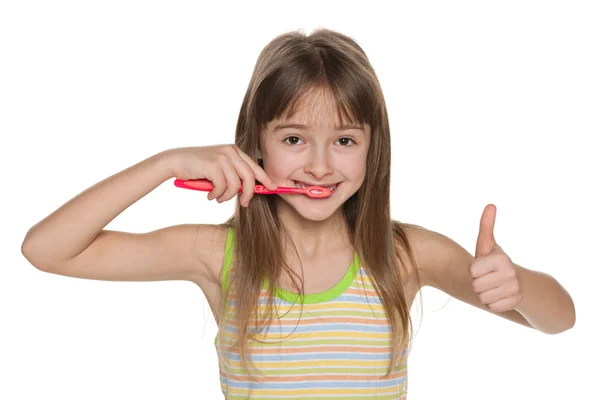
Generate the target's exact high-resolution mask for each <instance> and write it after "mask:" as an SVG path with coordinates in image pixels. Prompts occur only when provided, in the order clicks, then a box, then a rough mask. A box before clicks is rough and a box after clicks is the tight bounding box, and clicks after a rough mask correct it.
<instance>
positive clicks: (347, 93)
mask: <svg viewBox="0 0 600 400" xmlns="http://www.w3.org/2000/svg"><path fill="white" fill-rule="evenodd" d="M390 139H391V138H390V129H389V124H388V117H387V109H386V105H385V101H384V96H383V93H382V90H381V87H380V85H379V82H378V79H377V77H376V74H375V72H374V70H373V68H372V67H371V65H370V63H369V60H368V58H367V56H366V55H365V53H364V52H363V50H362V49H361V48H360V47H359V45H358V44H357V43H355V42H354V41H353V40H352V39H351V38H349V37H347V36H345V35H342V34H340V33H337V32H333V31H330V30H326V29H321V30H318V31H315V32H313V33H312V34H311V35H310V36H305V35H304V34H302V33H296V32H294V33H288V34H284V35H281V36H278V37H277V38H275V39H274V40H273V41H272V42H271V43H269V44H268V45H267V46H266V47H265V48H264V50H263V51H262V52H261V54H260V56H259V58H258V61H257V63H256V67H255V70H254V73H253V75H252V78H251V81H250V84H249V87H248V90H247V92H246V95H245V97H244V100H243V103H242V107H241V110H240V115H239V119H238V123H237V128H236V134H235V145H222V146H211V147H187V148H175V149H169V150H166V151H163V152H160V153H158V154H156V155H154V156H152V157H150V158H148V159H146V160H143V161H142V162H140V163H138V164H136V165H134V166H132V167H130V168H128V169H126V170H124V171H122V172H120V173H118V174H116V175H114V176H111V177H109V178H107V179H105V180H104V181H102V182H100V183H98V184H96V185H94V186H93V187H91V188H89V189H88V190H86V191H84V192H82V193H81V194H79V195H78V196H76V197H75V198H73V199H72V200H70V201H69V202H67V203H66V204H65V205H63V206H62V207H61V208H59V209H58V210H56V211H55V212H53V213H52V214H51V215H49V216H48V217H46V218H45V219H44V220H42V221H41V222H39V223H38V224H36V225H35V226H34V227H32V228H31V229H30V230H29V232H28V234H27V236H26V237H25V239H24V242H23V245H22V251H23V254H24V255H25V257H26V258H27V259H28V260H29V261H30V262H31V264H33V265H34V266H35V267H37V268H39V269H40V270H42V271H46V272H50V273H55V274H61V275H66V276H73V277H80V278H87V279H100V280H119V281H129V280H136V281H140V280H148V281H150V280H176V279H178V280H189V281H191V282H194V283H196V284H197V285H198V286H199V287H200V288H201V289H202V291H203V292H204V294H205V296H206V298H207V300H208V302H209V304H210V307H211V310H212V312H213V314H214V316H215V320H216V321H217V323H218V326H219V334H218V336H217V338H216V340H215V344H216V346H217V352H218V355H219V367H220V373H221V387H222V390H223V393H224V395H225V397H226V398H227V399H230V400H233V399H248V398H250V399H276V398H289V399H291V398H298V399H300V398H311V399H319V398H326V399H347V398H355V399H359V398H360V399H399V398H400V399H404V398H406V394H407V387H408V380H407V357H408V353H409V344H410V343H411V341H410V339H411V335H412V321H411V318H410V309H411V306H412V303H413V299H414V298H415V297H416V294H417V293H418V292H419V290H420V289H421V288H422V287H423V286H427V285H428V286H432V287H436V288H438V289H440V290H442V291H444V292H446V293H448V294H450V295H451V296H453V297H455V298H457V299H460V300H462V301H464V302H466V303H469V304H471V305H473V306H476V307H479V308H481V309H485V310H487V311H489V312H491V313H494V314H496V315H498V316H501V317H503V318H506V319H508V320H511V321H514V322H517V323H519V324H523V325H525V326H529V327H532V328H534V329H538V330H540V331H542V332H545V333H558V332H562V331H564V330H567V329H569V328H571V327H572V326H573V325H574V323H575V310H574V306H573V302H572V300H571V298H570V296H569V294H568V293H567V292H566V291H565V290H564V289H563V288H562V286H561V285H560V284H559V283H558V282H556V280H554V279H553V278H552V277H550V276H548V275H546V274H542V273H538V272H535V271H531V270H528V269H525V268H523V267H521V266H519V265H517V264H514V263H513V262H512V261H511V260H510V258H509V257H508V255H506V253H504V252H503V251H502V249H501V247H500V246H498V244H497V243H496V242H495V240H494V236H493V227H494V220H495V207H494V206H493V205H488V206H487V207H486V208H485V209H484V212H483V215H482V218H481V225H480V233H479V237H478V241H477V248H476V252H475V256H474V257H473V256H472V255H471V254H469V252H467V251H466V250H465V249H464V248H462V247H461V246H459V245H458V244H457V243H456V242H454V241H453V240H451V239H449V238H447V237H446V236H444V235H442V234H439V233H436V232H433V231H430V230H428V229H425V228H422V227H419V226H417V225H412V224H407V223H401V222H398V221H394V220H392V219H391V217H390V164H391V154H390V149H391V146H390ZM172 178H178V179H183V180H188V179H208V180H210V181H211V182H212V183H213V185H214V189H213V190H212V191H211V192H210V193H209V194H208V199H209V200H216V201H217V202H219V203H220V202H224V201H228V200H230V199H232V198H234V197H236V198H237V207H236V211H235V214H234V215H233V216H232V217H231V218H230V219H229V220H228V221H227V222H225V223H223V224H222V225H191V224H189V225H177V226H171V227H167V228H164V229H159V230H156V231H153V232H148V233H145V234H132V233H126V232H117V231H110V230H105V229H104V228H105V227H106V225H107V224H108V223H109V222H111V221H112V220H113V219H114V218H115V217H116V216H117V215H119V214H120V213H121V212H123V211H124V210H125V209H126V208H128V207H129V206H131V205H132V204H134V203H135V202H137V201H138V200H140V199H141V198H142V197H144V196H145V195H146V194H148V193H149V192H151V191H152V190H154V189H155V188H156V187H157V186H159V185H160V184H162V183H163V182H165V181H166V180H169V179H172ZM257 181H258V182H259V183H262V184H264V185H265V186H266V187H267V188H268V189H275V188H277V187H278V186H298V187H305V186H310V185H319V186H323V187H327V188H330V189H331V190H332V195H331V196H330V197H327V198H324V199H312V198H309V197H307V196H305V195H299V194H282V195H257V196H254V195H253V194H254V185H255V184H256V183H257ZM240 187H242V188H243V191H242V194H241V195H238V190H239V189H240Z"/></svg>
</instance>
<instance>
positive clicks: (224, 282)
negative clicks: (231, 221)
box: [221, 227, 360, 304]
mask: <svg viewBox="0 0 600 400" xmlns="http://www.w3.org/2000/svg"><path fill="white" fill-rule="evenodd" d="M234 236H235V232H234V229H233V228H232V227H229V229H228V232H227V242H226V244H225V257H224V259H223V269H222V273H221V289H222V290H223V292H222V293H225V291H226V290H227V287H228V284H229V269H230V266H231V259H232V257H233V243H234V241H233V240H234ZM359 268H360V258H359V257H358V253H357V252H354V257H353V259H352V262H351V263H350V266H349V267H348V270H347V271H346V274H345V275H344V276H343V278H342V279H341V280H340V281H339V282H338V283H337V284H336V285H335V286H334V287H332V288H331V289H328V290H326V291H324V292H320V293H310V294H305V295H304V296H301V295H300V294H298V293H294V292H290V291H288V290H285V289H283V288H280V287H275V296H276V297H277V298H279V299H280V300H285V301H287V302H290V303H300V304H317V303H324V302H326V301H330V300H333V299H335V298H337V297H338V296H340V295H341V294H342V293H344V291H346V289H348V288H349V287H350V285H352V282H353V281H354V278H355V277H356V275H357V274H358V270H359ZM263 288H264V289H268V288H269V282H268V281H267V280H266V279H265V281H264V283H263Z"/></svg>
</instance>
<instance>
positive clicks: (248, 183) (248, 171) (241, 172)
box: [233, 157, 256, 207]
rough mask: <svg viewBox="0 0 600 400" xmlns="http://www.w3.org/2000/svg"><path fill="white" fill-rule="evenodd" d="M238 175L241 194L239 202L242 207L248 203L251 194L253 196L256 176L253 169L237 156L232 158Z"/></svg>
mask: <svg viewBox="0 0 600 400" xmlns="http://www.w3.org/2000/svg"><path fill="white" fill-rule="evenodd" d="M233 165H234V166H235V168H236V170H237V172H238V176H239V177H240V178H241V179H242V196H241V197H240V204H241V205H242V206H244V207H246V206H247V205H248V203H249V202H250V200H251V199H252V196H254V186H255V185H256V176H255V175H254V171H253V170H252V168H250V166H249V165H248V164H247V163H246V161H245V160H244V159H243V158H241V157H237V158H235V159H234V160H233Z"/></svg>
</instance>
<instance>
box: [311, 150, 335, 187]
mask: <svg viewBox="0 0 600 400" xmlns="http://www.w3.org/2000/svg"><path fill="white" fill-rule="evenodd" d="M304 172H305V173H306V174H310V175H312V176H313V177H314V178H315V180H317V181H321V180H323V178H325V177H326V176H327V175H330V174H332V173H333V165H332V163H331V155H330V154H329V153H328V152H327V150H325V149H313V151H311V152H310V155H309V159H308V161H307V162H306V164H305V166H304Z"/></svg>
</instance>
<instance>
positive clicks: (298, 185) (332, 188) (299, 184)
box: [296, 182, 338, 191]
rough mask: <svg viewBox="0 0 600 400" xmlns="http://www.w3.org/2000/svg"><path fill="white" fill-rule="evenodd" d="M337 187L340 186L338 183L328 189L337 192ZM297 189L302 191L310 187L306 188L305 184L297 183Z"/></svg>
mask: <svg viewBox="0 0 600 400" xmlns="http://www.w3.org/2000/svg"><path fill="white" fill-rule="evenodd" d="M337 185H338V184H337V183H336V184H335V185H332V186H329V187H328V188H327V189H329V190H331V191H333V190H335V188H336V187H337ZM296 187H297V188H300V189H306V188H307V187H308V186H306V185H305V184H303V183H300V182H296Z"/></svg>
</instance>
